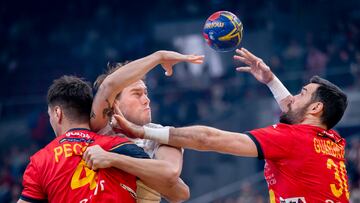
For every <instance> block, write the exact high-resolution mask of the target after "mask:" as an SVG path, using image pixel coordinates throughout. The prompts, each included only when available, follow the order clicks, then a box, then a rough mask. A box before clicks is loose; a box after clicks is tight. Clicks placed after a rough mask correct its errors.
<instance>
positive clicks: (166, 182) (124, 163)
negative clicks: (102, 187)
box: [111, 153, 177, 192]
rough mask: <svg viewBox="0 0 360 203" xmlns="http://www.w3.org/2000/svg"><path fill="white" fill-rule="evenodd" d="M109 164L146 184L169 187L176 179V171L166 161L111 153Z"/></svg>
mask: <svg viewBox="0 0 360 203" xmlns="http://www.w3.org/2000/svg"><path fill="white" fill-rule="evenodd" d="M111 166H112V167H115V168H118V169H121V170H123V171H125V172H127V173H130V174H133V175H135V176H137V177H138V178H140V179H141V180H142V181H143V182H144V183H145V184H146V185H148V183H152V182H154V183H157V184H159V185H160V186H164V187H170V186H172V185H174V184H175V183H176V181H177V176H176V174H177V172H176V171H175V170H172V168H171V167H170V166H169V164H168V163H167V162H166V161H161V160H152V159H138V158H133V157H129V156H124V155H119V154H115V153H111ZM154 189H155V188H154ZM159 192H160V191H159Z"/></svg>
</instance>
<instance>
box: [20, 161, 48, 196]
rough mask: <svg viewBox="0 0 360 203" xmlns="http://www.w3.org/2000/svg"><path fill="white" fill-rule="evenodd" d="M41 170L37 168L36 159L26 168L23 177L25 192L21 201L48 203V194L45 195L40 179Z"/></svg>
mask: <svg viewBox="0 0 360 203" xmlns="http://www.w3.org/2000/svg"><path fill="white" fill-rule="evenodd" d="M40 177H41V174H39V170H38V168H37V167H36V164H35V162H34V158H33V157H32V158H31V160H30V163H29V164H28V166H27V167H26V170H25V172H24V176H23V188H24V189H23V191H22V193H21V196H20V199H22V200H24V201H27V202H47V201H46V199H47V197H46V194H45V193H44V191H43V189H42V186H41V183H40V181H39V178H40Z"/></svg>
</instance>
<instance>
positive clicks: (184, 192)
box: [164, 179, 190, 203]
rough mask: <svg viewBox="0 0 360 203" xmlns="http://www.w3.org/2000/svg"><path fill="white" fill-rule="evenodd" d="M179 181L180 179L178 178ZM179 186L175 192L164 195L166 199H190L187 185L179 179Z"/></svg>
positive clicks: (182, 200)
mask: <svg viewBox="0 0 360 203" xmlns="http://www.w3.org/2000/svg"><path fill="white" fill-rule="evenodd" d="M179 180H180V181H181V179H179ZM181 183H182V184H181V187H180V188H178V189H177V190H176V192H175V193H172V195H170V196H166V195H165V196H164V197H165V199H166V200H168V201H169V202H171V203H178V202H185V201H187V200H189V199H190V189H189V187H188V186H187V185H186V184H184V183H183V182H182V181H181Z"/></svg>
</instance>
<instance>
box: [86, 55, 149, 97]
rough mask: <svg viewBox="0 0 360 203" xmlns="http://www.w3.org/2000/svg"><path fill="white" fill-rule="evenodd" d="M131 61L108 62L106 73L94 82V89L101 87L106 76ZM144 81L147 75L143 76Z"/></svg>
mask: <svg viewBox="0 0 360 203" xmlns="http://www.w3.org/2000/svg"><path fill="white" fill-rule="evenodd" d="M130 62H131V61H125V62H124V63H118V62H109V63H108V64H107V70H106V72H105V73H103V74H101V75H99V76H98V77H97V78H96V80H95V82H94V84H93V87H94V89H95V90H96V91H97V90H98V89H99V87H100V85H101V84H102V83H103V82H104V80H105V78H106V77H107V76H109V75H111V74H112V73H114V72H115V71H116V70H118V69H119V68H121V67H123V66H124V65H126V64H128V63H130ZM141 80H142V81H144V82H145V76H144V77H143V78H141ZM120 94H121V93H120V92H119V93H118V94H117V95H116V97H118V96H119V95H120Z"/></svg>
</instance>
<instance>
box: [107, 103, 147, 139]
mask: <svg viewBox="0 0 360 203" xmlns="http://www.w3.org/2000/svg"><path fill="white" fill-rule="evenodd" d="M113 116H114V118H115V120H116V123H117V126H118V127H120V128H121V130H122V131H123V132H124V134H125V135H126V136H127V137H130V138H142V139H143V138H144V134H145V131H144V128H143V127H142V126H138V125H135V124H134V123H132V122H130V121H128V120H127V119H126V118H125V117H124V115H123V114H122V113H121V111H120V109H119V107H118V105H117V104H116V103H115V104H114V115H113Z"/></svg>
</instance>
